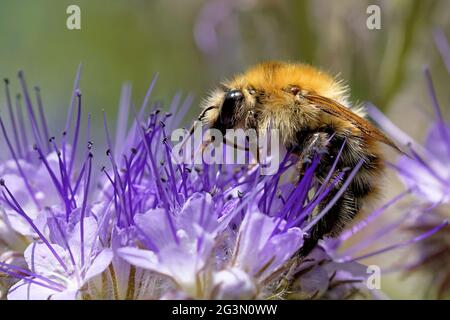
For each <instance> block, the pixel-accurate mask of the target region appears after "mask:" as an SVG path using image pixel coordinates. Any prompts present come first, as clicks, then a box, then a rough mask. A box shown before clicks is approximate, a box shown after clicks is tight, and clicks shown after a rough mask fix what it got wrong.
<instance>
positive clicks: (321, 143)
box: [294, 132, 328, 181]
mask: <svg viewBox="0 0 450 320" xmlns="http://www.w3.org/2000/svg"><path fill="white" fill-rule="evenodd" d="M302 140H303V142H302V143H301V144H299V145H297V146H295V148H294V153H297V154H299V156H298V158H299V160H298V161H297V163H296V165H295V166H296V169H297V172H298V173H299V178H298V181H300V180H301V179H302V177H303V175H304V173H305V169H306V168H307V167H308V166H309V165H310V164H311V163H312V160H313V158H314V156H315V155H322V154H326V153H327V151H328V148H327V146H328V134H327V133H324V132H316V133H312V134H310V135H308V136H307V137H306V139H304V138H303V139H302ZM302 140H300V141H302ZM297 150H299V152H297Z"/></svg>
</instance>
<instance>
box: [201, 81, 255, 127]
mask: <svg viewBox="0 0 450 320" xmlns="http://www.w3.org/2000/svg"><path fill="white" fill-rule="evenodd" d="M246 104H247V97H246V94H245V93H244V91H243V90H242V89H240V88H229V87H228V86H225V85H222V86H221V87H219V88H217V89H216V90H215V91H214V92H212V93H211V95H210V96H209V98H208V99H206V101H204V105H205V107H204V108H203V112H202V113H201V114H200V116H199V120H201V121H202V122H203V123H204V124H206V125H207V126H208V127H210V128H215V129H218V130H220V131H222V132H223V133H225V130H226V129H232V128H236V127H238V126H239V125H240V124H241V122H242V119H243V116H244V114H245V110H246Z"/></svg>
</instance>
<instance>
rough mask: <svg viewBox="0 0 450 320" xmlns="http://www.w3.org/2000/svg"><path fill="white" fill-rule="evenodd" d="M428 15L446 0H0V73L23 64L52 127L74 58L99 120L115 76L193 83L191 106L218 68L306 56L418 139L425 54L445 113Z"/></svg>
mask: <svg viewBox="0 0 450 320" xmlns="http://www.w3.org/2000/svg"><path fill="white" fill-rule="evenodd" d="M72 4H76V5H78V6H79V7H80V8H81V30H68V29H67V28H66V19H67V17H68V14H66V8H67V7H68V6H69V5H72ZM370 4H377V5H378V6H379V7H380V8H381V29H380V30H369V29H368V28H367V26H366V19H367V18H368V14H367V13H366V10H367V7H368V6H369V5H370ZM436 27H440V28H442V30H443V31H444V33H445V34H446V35H447V37H450V2H449V1H447V0H441V1H433V0H429V1H422V0H386V1H375V0H370V1H361V0H340V1H329V0H319V1H318V0H316V1H294V0H292V1H288V0H280V1H274V0H261V1H257V0H210V1H206V0H191V1H186V0H149V1H144V0H128V1H125V0H108V1H106V0H82V1H76V0H71V1H66V0H0V76H2V77H8V78H11V79H12V80H15V79H16V75H17V71H18V70H19V69H22V70H24V71H25V73H26V76H27V81H28V84H29V85H34V84H38V85H39V86H40V87H41V88H42V95H43V100H44V104H45V107H46V110H47V116H48V117H49V118H50V122H51V126H52V127H53V128H55V130H61V129H62V125H63V123H64V122H63V121H61V119H64V118H62V117H64V115H65V113H66V108H67V105H68V102H69V98H70V91H71V89H72V84H73V78H74V76H75V71H76V68H77V65H78V64H79V63H80V62H82V63H83V74H82V81H81V89H82V91H83V97H84V98H83V99H84V108H85V109H84V110H86V111H88V112H91V113H92V115H93V118H94V122H98V123H99V124H100V121H101V118H102V115H101V110H102V109H105V110H106V111H107V113H108V118H109V120H110V121H113V120H114V118H115V117H116V115H117V112H116V108H117V105H118V101H119V94H120V87H121V85H122V84H123V83H124V81H130V82H131V83H132V85H133V101H134V103H136V104H140V103H141V101H142V99H143V97H144V94H145V91H146V89H147V86H148V84H149V83H150V81H151V79H152V76H153V75H154V74H155V73H156V72H158V73H159V79H158V82H157V86H156V89H155V94H154V95H153V98H154V99H158V100H161V101H162V102H164V103H166V104H167V103H168V102H169V101H170V99H171V98H172V97H173V95H174V94H175V93H176V92H177V91H181V92H183V93H184V94H188V93H192V94H193V95H194V97H195V98H194V104H193V106H192V110H191V112H190V114H189V117H190V118H192V117H193V115H194V114H197V113H198V107H197V106H198V102H199V100H200V98H201V97H202V96H203V95H204V94H205V93H206V92H207V91H208V90H209V89H211V88H212V87H213V86H214V84H215V83H217V81H219V80H220V79H223V78H226V77H227V76H230V75H232V74H233V73H235V72H239V71H242V70H243V69H245V68H246V67H248V66H249V65H252V64H254V63H256V62H258V61H263V60H269V59H282V60H290V61H300V62H307V63H311V64H313V65H315V66H318V67H321V68H322V69H324V70H326V71H330V72H331V73H333V74H340V77H341V78H342V79H345V80H346V81H347V82H348V83H349V85H350V86H351V89H352V98H353V100H354V101H372V102H374V103H375V104H376V105H377V106H378V107H379V108H380V109H382V110H383V111H385V112H387V113H388V114H389V115H390V117H391V118H392V119H393V121H394V122H396V123H397V124H398V125H399V126H400V127H401V128H402V129H404V130H405V131H406V132H407V133H409V134H410V135H412V136H413V137H415V138H418V139H419V140H420V139H421V137H422V136H423V132H424V130H425V129H426V125H427V123H428V122H429V120H430V119H432V117H433V116H432V109H431V106H430V101H429V97H428V95H427V92H426V88H425V85H424V81H423V76H422V66H423V64H425V63H426V64H428V65H430V67H431V70H432V74H433V79H434V82H435V84H436V90H437V92H438V96H439V98H440V101H441V102H442V106H443V107H444V108H446V110H445V112H446V114H447V116H448V114H449V110H448V108H449V107H450V104H449V103H448V102H449V101H450V90H448V84H449V83H450V81H449V80H450V79H449V74H448V73H447V71H446V70H445V66H444V64H443V62H442V60H441V59H440V57H439V54H438V51H437V49H436V47H435V44H434V41H433V37H432V33H433V29H434V28H436ZM12 86H13V89H15V90H16V91H17V90H18V89H19V88H18V85H17V81H13V84H12ZM0 99H1V100H0V101H4V94H3V91H2V92H1V93H0ZM0 106H2V108H3V102H1V103H0ZM1 112H3V111H1ZM186 121H187V122H189V121H190V120H189V119H187V120H186ZM94 127H95V128H97V133H100V132H101V125H98V126H97V125H96V126H94ZM387 287H388V290H389V293H391V294H392V296H393V297H404V296H408V297H420V294H419V293H418V292H419V291H420V288H419V289H417V285H416V286H415V287H414V286H413V287H407V286H403V285H398V283H397V282H389V283H388V284H387ZM419 287H420V286H419Z"/></svg>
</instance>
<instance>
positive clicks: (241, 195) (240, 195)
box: [238, 190, 244, 199]
mask: <svg viewBox="0 0 450 320" xmlns="http://www.w3.org/2000/svg"><path fill="white" fill-rule="evenodd" d="M243 196H244V192H242V191H240V190H238V197H239V199H242V197H243Z"/></svg>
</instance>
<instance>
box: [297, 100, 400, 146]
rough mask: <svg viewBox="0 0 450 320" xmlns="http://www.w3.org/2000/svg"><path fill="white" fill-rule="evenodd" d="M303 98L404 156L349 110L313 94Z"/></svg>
mask: <svg viewBox="0 0 450 320" xmlns="http://www.w3.org/2000/svg"><path fill="white" fill-rule="evenodd" d="M305 98H306V99H307V100H309V101H310V102H313V103H314V105H315V106H316V107H317V108H319V109H320V110H322V111H323V112H326V113H328V114H330V115H332V116H334V117H336V118H339V119H343V120H346V121H349V122H350V123H352V124H353V125H354V126H355V127H357V128H358V129H359V130H361V132H362V133H364V134H365V135H367V136H368V137H370V138H372V139H374V140H376V141H379V142H382V143H384V144H386V145H388V146H391V147H392V148H394V149H395V150H397V151H399V152H400V153H402V154H405V152H403V151H402V150H401V149H400V148H399V147H397V145H395V143H394V142H392V140H391V139H389V138H388V137H386V135H385V134H384V133H383V132H381V131H380V129H378V128H377V127H375V126H374V125H373V124H372V123H370V122H369V121H368V120H366V119H364V118H362V117H360V116H358V115H357V114H355V113H354V112H352V111H351V110H350V109H349V108H347V107H345V106H343V105H342V104H340V103H339V102H337V101H335V100H332V99H329V98H326V97H323V96H319V95H314V94H308V95H306V96H305Z"/></svg>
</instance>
